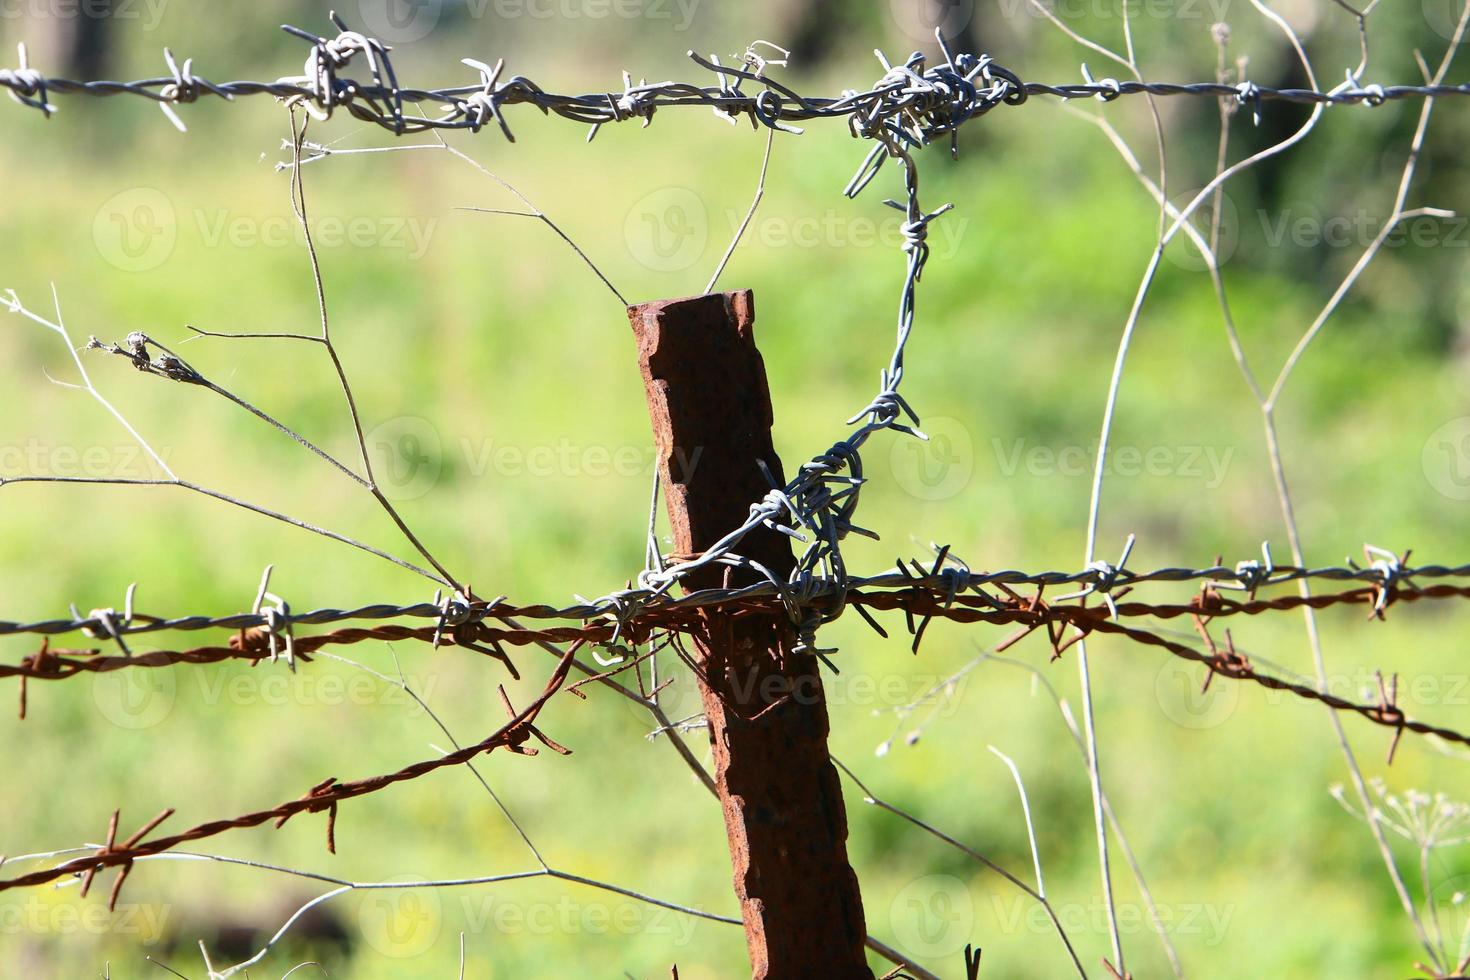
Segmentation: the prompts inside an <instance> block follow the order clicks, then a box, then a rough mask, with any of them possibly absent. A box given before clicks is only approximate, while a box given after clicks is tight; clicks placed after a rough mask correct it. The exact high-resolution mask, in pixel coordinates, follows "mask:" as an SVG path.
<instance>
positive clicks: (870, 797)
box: [832, 756, 1087, 980]
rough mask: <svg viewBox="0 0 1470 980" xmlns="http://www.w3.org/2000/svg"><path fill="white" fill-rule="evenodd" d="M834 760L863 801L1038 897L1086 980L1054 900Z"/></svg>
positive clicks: (1080, 962)
mask: <svg viewBox="0 0 1470 980" xmlns="http://www.w3.org/2000/svg"><path fill="white" fill-rule="evenodd" d="M832 762H833V764H834V765H836V766H837V768H838V769H840V770H841V771H842V773H843V774H844V775H845V776H847V778H848V779H851V780H852V781H853V783H854V784H856V786H857V788H858V789H860V790H862V792H863V796H864V802H866V803H869V804H871V805H872V806H876V807H878V809H880V810H886V811H888V812H889V813H891V814H893V815H894V816H896V817H900V818H902V819H904V820H906V821H908V822H909V823H911V824H913V825H914V826H915V827H918V828H919V829H920V830H922V831H924V832H925V833H927V834H929V835H931V836H933V837H935V838H937V839H939V840H941V841H943V842H944V843H946V844H948V845H949V846H950V847H953V848H954V849H955V850H957V851H960V852H962V853H964V854H967V855H969V856H970V857H971V858H974V859H975V860H976V861H979V862H980V863H981V864H983V865H985V867H987V868H989V869H990V870H991V871H994V872H995V873H996V874H998V875H1000V876H1001V877H1002V878H1004V879H1005V880H1006V881H1009V882H1010V883H1011V884H1013V885H1015V886H1016V887H1017V888H1019V889H1021V891H1023V892H1025V893H1026V894H1027V895H1029V896H1031V898H1033V899H1035V900H1036V902H1037V904H1038V905H1040V906H1041V907H1042V908H1043V909H1045V910H1046V914H1047V917H1048V918H1049V919H1051V922H1052V925H1053V926H1054V927H1055V928H1056V932H1057V937H1058V938H1059V939H1061V941H1062V945H1063V946H1065V947H1066V949H1067V956H1068V957H1070V958H1071V960H1072V966H1073V967H1074V968H1075V969H1076V971H1077V975H1078V976H1080V977H1083V978H1084V980H1085V978H1086V977H1087V971H1086V970H1085V969H1084V968H1083V966H1082V961H1081V960H1080V959H1078V957H1077V951H1076V950H1075V949H1073V948H1072V941H1071V940H1070V939H1069V938H1068V937H1067V931H1066V929H1064V928H1063V927H1062V923H1061V920H1060V919H1058V918H1057V915H1056V912H1055V911H1054V910H1053V909H1052V907H1051V903H1050V902H1048V901H1047V899H1046V896H1045V895H1044V894H1042V892H1040V891H1038V890H1037V889H1035V888H1032V887H1031V886H1030V885H1028V884H1026V882H1024V881H1022V880H1021V879H1020V878H1018V877H1016V876H1015V875H1013V874H1011V873H1010V872H1009V871H1007V870H1006V869H1005V868H1003V867H1001V866H1000V865H998V864H996V863H995V862H994V861H992V860H990V858H988V857H986V856H985V855H984V854H981V853H980V852H979V851H977V850H975V849H974V848H972V847H967V846H966V845H964V844H962V843H960V842H959V841H957V840H955V839H954V838H953V837H951V836H949V835H948V834H946V833H945V832H944V831H942V830H939V829H938V828H936V827H934V826H933V825H931V824H928V823H925V822H924V821H923V820H920V819H919V818H918V817H916V816H914V815H913V814H911V813H908V812H907V811H905V810H903V809H901V808H899V807H896V806H894V805H893V804H891V803H888V802H886V801H884V800H882V799H879V798H878V796H877V795H876V794H875V793H874V792H873V791H872V790H870V789H868V787H867V785H866V784H864V783H863V781H862V780H861V779H859V778H858V776H857V774H856V773H854V772H853V771H852V770H851V769H849V768H848V767H847V766H846V765H844V764H843V762H842V760H840V759H838V758H837V757H836V756H832ZM1038 880H1039V879H1038Z"/></svg>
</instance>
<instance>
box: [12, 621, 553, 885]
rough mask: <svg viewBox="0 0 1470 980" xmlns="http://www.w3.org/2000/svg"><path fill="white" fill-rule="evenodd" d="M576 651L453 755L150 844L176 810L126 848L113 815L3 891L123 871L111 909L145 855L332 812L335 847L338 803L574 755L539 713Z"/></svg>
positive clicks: (317, 789)
mask: <svg viewBox="0 0 1470 980" xmlns="http://www.w3.org/2000/svg"><path fill="white" fill-rule="evenodd" d="M576 652H577V647H575V646H573V647H571V648H569V649H568V650H567V651H566V652H565V653H564V654H562V656H561V659H560V660H559V661H558V663H557V665H556V668H555V669H554V670H553V671H552V673H551V676H550V678H548V680H547V682H546V686H545V688H544V689H543V690H542V692H541V694H540V695H539V696H537V697H536V698H535V699H534V700H533V701H531V702H530V703H529V704H528V705H527V706H526V707H525V708H523V709H521V710H520V711H516V710H515V709H514V708H513V707H512V706H511V703H510V700H509V698H508V697H507V696H506V694H505V691H504V689H503V688H502V689H501V691H500V697H501V701H502V703H503V705H504V707H505V709H506V712H507V714H509V716H510V720H509V721H507V722H506V723H505V724H504V725H503V726H501V727H500V728H499V729H497V730H496V731H494V732H492V733H491V734H490V735H488V736H486V737H485V738H484V739H482V740H481V741H479V742H476V743H474V744H473V745H467V746H465V747H463V748H461V749H457V750H455V751H453V752H448V753H445V754H444V755H441V756H439V757H438V758H434V759H426V760H424V761H422V762H416V763H414V764H412V765H409V766H405V767H404V768H402V769H399V770H396V771H395V772H391V773H385V774H383V775H380V776H371V777H367V778H364V779H355V780H349V781H347V782H342V781H339V780H337V779H335V778H332V779H327V780H323V781H322V782H320V783H318V784H316V785H315V786H313V787H312V788H311V789H309V790H308V791H307V792H306V793H305V794H303V795H302V796H300V797H298V798H297V799H294V800H290V801H287V802H285V803H281V804H278V805H277V806H274V807H271V808H269V809H266V810H256V811H253V812H250V813H246V814H242V815H240V816H238V817H234V818H232V819H228V820H212V821H210V822H208V823H202V824H199V825H197V826H195V827H191V828H189V829H188V830H185V831H182V832H181V833H178V834H174V835H172V836H168V837H157V838H154V839H153V840H147V841H145V840H144V839H143V838H144V837H146V836H147V834H148V833H150V832H151V831H152V830H153V829H155V828H156V827H157V826H158V824H159V823H161V822H162V821H163V820H164V819H165V818H166V817H168V816H169V815H171V814H172V812H173V811H172V810H166V811H164V812H163V813H162V814H161V815H160V816H158V817H155V818H154V819H153V820H152V821H150V822H149V823H148V824H145V825H144V827H143V829H141V830H139V831H138V832H137V833H135V834H133V835H132V836H131V837H129V838H128V839H127V840H126V841H124V842H123V844H122V845H115V837H116V831H117V821H118V814H117V813H116V812H114V813H113V815H112V820H111V823H110V825H109V827H110V829H109V833H108V839H107V844H106V846H104V847H103V848H101V849H100V850H98V851H97V852H96V853H95V854H89V855H86V856H84V857H78V858H73V859H71V860H68V861H64V862H62V863H60V864H58V865H54V866H52V867H50V868H42V869H39V870H36V871H32V872H29V873H27V874H23V875H17V876H15V877H13V878H4V879H0V891H6V890H8V889H11V888H24V887H27V886H32V885H41V884H45V883H46V882H49V881H55V880H57V879H58V878H64V877H68V876H71V875H78V876H84V877H85V881H86V883H88V884H90V882H91V880H92V878H93V876H95V875H96V873H97V872H98V871H99V870H101V869H104V868H110V867H119V868H120V869H121V870H120V872H119V877H118V880H117V882H116V884H115V885H114V887H113V890H112V894H111V897H110V900H109V903H110V904H109V908H111V907H113V906H115V905H116V903H117V896H118V891H119V890H120V888H121V885H122V880H123V879H124V878H125V877H126V876H127V873H128V871H129V870H130V869H131V868H132V865H133V862H134V861H135V860H136V859H138V858H140V857H144V856H147V855H150V854H160V853H162V852H164V851H167V850H170V849H171V848H174V847H177V846H178V845H180V844H186V843H189V842H190V841H196V840H201V839H203V838H206V837H214V836H217V835H219V834H222V833H224V832H225V831H228V830H238V829H241V828H245V827H257V826H259V825H261V824H263V823H265V822H267V821H275V826H276V827H277V828H279V827H281V826H282V825H284V824H285V823H286V821H287V820H289V819H290V818H291V817H294V816H295V815H297V814H298V813H327V814H328V825H327V840H328V846H329V849H330V848H332V846H333V844H334V841H333V830H334V822H335V818H336V808H337V804H338V803H339V802H341V801H343V800H349V799H352V798H354V797H358V796H366V795H368V794H369V793H376V792H378V791H379V790H383V789H386V788H387V787H389V786H392V785H394V784H396V783H401V782H407V781H409V780H412V779H417V778H418V777H420V776H423V775H426V774H428V773H431V772H434V771H435V770H438V769H443V768H445V767H447V766H457V765H463V764H465V763H467V762H469V761H471V760H472V759H474V758H475V757H477V756H480V755H483V754H485V753H487V752H492V751H494V750H495V749H500V748H503V749H506V750H508V751H511V752H514V753H516V754H518V755H535V754H536V753H537V750H536V748H534V747H533V746H529V745H526V744H525V743H526V742H527V741H529V740H530V739H532V738H534V739H536V740H537V741H539V742H540V743H541V744H542V745H545V746H546V747H547V748H549V749H551V750H552V751H554V752H557V753H559V754H563V755H569V754H571V750H569V749H567V748H566V747H564V746H562V745H560V744H558V743H557V742H555V741H554V740H552V739H550V738H549V737H547V736H546V735H545V734H544V733H542V732H541V730H540V729H539V728H537V727H536V718H537V716H538V715H539V714H540V712H541V709H542V708H543V707H544V706H545V705H546V703H547V702H548V701H549V700H551V697H552V695H554V694H556V693H557V691H559V690H561V688H562V684H563V683H564V682H565V681H566V678H567V674H568V672H569V671H570V669H571V665H572V659H573V657H574V656H575V654H576ZM0 865H3V859H0Z"/></svg>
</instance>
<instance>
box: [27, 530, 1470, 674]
mask: <svg viewBox="0 0 1470 980" xmlns="http://www.w3.org/2000/svg"><path fill="white" fill-rule="evenodd" d="M941 550H942V549H941ZM1264 550H1265V551H1266V557H1265V559H1264V560H1258V559H1249V560H1246V561H1241V562H1237V563H1236V564H1234V565H1219V564H1217V565H1211V566H1206V567H1203V568H1185V567H1162V568H1156V569H1152V570H1149V571H1141V572H1140V571H1134V570H1132V569H1129V568H1126V567H1124V568H1116V567H1113V566H1111V565H1108V564H1107V563H1095V564H1094V565H1093V566H1091V567H1089V568H1084V569H1081V570H1079V571H1072V572H1064V571H1043V572H1026V571H1020V570H1016V569H998V570H995V571H979V572H977V571H971V570H969V569H967V568H966V569H960V568H959V567H958V566H954V565H950V566H948V567H945V568H943V569H941V570H940V571H937V572H934V571H929V570H925V569H924V568H923V566H918V565H917V563H916V562H913V563H911V566H910V567H905V566H904V565H903V564H902V563H899V564H898V566H897V567H896V569H895V570H894V571H890V572H884V573H881V574H877V575H868V576H850V577H845V578H840V579H839V578H827V577H820V576H813V577H810V578H808V579H806V580H804V581H803V582H802V583H799V584H798V585H791V584H781V583H774V582H772V581H770V580H769V579H767V580H765V581H762V582H757V583H754V584H751V585H748V586H742V587H739V588H729V589H701V590H698V591H695V592H690V593H687V594H685V595H674V594H672V593H669V592H667V591H666V592H663V593H661V594H660V595H659V596H657V597H656V598H655V599H652V600H649V601H647V602H644V603H642V604H641V605H640V607H639V615H638V616H635V617H634V618H633V620H632V621H633V622H637V621H638V619H640V618H644V617H651V616H655V615H657V614H660V613H663V612H666V611H667V612H695V611H698V610H702V609H711V610H712V609H718V608H721V607H729V606H736V605H739V604H741V603H751V602H754V601H759V600H767V599H773V598H774V599H781V600H788V601H789V600H796V599H804V600H805V601H808V602H811V603H828V602H831V601H833V600H835V599H837V598H838V597H839V596H840V595H842V594H843V593H847V594H848V595H851V594H852V593H855V592H859V593H860V592H870V591H872V590H902V591H915V592H918V591H927V592H931V593H933V594H935V595H941V596H942V595H946V594H948V593H950V592H955V591H968V590H974V589H978V588H983V587H984V586H1042V587H1046V588H1050V587H1055V586H1069V585H1084V586H1092V589H1091V591H1090V592H1089V594H1097V595H1101V594H1102V593H1103V591H1104V590H1103V588H1102V586H1103V585H1106V586H1108V588H1109V589H1111V590H1113V591H1121V590H1123V589H1128V588H1132V587H1134V586H1139V585H1146V584H1150V583H1182V582H1199V583H1202V584H1212V585H1215V586H1217V587H1224V588H1227V589H1237V590H1241V591H1246V592H1250V593H1252V594H1254V593H1255V592H1256V591H1257V590H1260V589H1267V588H1271V587H1273V586H1281V585H1288V584H1293V583H1296V582H1300V581H1304V580H1310V581H1326V582H1362V583H1364V584H1365V585H1368V586H1372V587H1375V588H1376V589H1377V590H1378V591H1377V593H1376V594H1382V593H1383V592H1384V591H1385V590H1396V589H1399V588H1404V589H1409V590H1414V591H1418V587H1417V586H1416V585H1415V580H1429V579H1466V578H1470V563H1467V564H1463V565H1453V566H1451V565H1437V564H1435V565H1419V566H1405V565H1403V564H1402V563H1401V562H1399V563H1397V564H1394V563H1390V562H1387V561H1386V560H1384V559H1379V561H1380V562H1382V564H1372V565H1367V566H1363V565H1359V564H1357V563H1356V562H1351V563H1345V564H1343V565H1329V566H1323V567H1319V568H1301V567H1297V566H1294V565H1277V564H1275V563H1273V562H1272V561H1271V560H1270V558H1269V549H1264ZM949 560H950V561H954V560H955V559H953V558H952V557H950V558H949ZM911 567H917V568H918V570H917V571H913V570H910V568H911ZM132 594H133V593H132V590H131V589H130V597H131V596H132ZM1323 597H1327V598H1330V595H1329V594H1324V595H1323V596H1315V597H1311V598H1310V599H1303V597H1301V596H1299V595H1290V596H1283V597H1281V598H1280V599H1279V600H1262V603H1265V604H1266V605H1279V604H1280V603H1283V602H1284V603H1288V605H1286V606H1281V608H1297V607H1298V606H1300V605H1301V604H1303V603H1304V602H1315V601H1318V600H1320V599H1322V598H1323ZM1222 601H1223V602H1224V603H1225V606H1226V607H1230V606H1232V605H1237V604H1233V603H1232V601H1231V600H1222ZM1143 605H1145V604H1140V603H1138V602H1136V601H1135V602H1133V603H1119V604H1118V607H1119V612H1120V613H1122V614H1124V615H1128V614H1129V610H1130V609H1132V610H1135V614H1138V615H1158V614H1159V612H1158V610H1163V609H1168V608H1171V607H1169V606H1160V605H1149V606H1148V608H1149V609H1151V610H1154V611H1153V612H1143V611H1142V610H1141V608H1140V607H1141V606H1143ZM1172 608H1179V607H1177V606H1176V607H1172ZM620 612H621V608H620V606H619V604H618V603H617V602H616V601H612V600H607V599H599V600H597V601H595V602H579V603H574V604H571V605H566V606H551V605H546V604H533V605H517V604H515V603H511V602H508V601H507V600H506V597H504V596H502V597H499V598H496V599H493V600H489V601H485V600H475V601H472V602H471V601H466V600H464V598H463V597H458V596H451V597H448V598H441V599H436V600H429V601H424V602H417V603H407V604H400V603H371V604H367V605H361V606H355V607H350V608H323V609H315V610H310V611H307V612H298V613H291V614H290V615H279V614H276V617H275V618H276V621H277V622H279V623H280V624H281V625H282V626H286V625H291V626H324V625H329V624H332V623H340V622H347V621H352V620H382V619H432V620H437V621H439V622H440V623H441V624H442V625H443V627H448V628H453V627H456V626H459V625H462V624H467V623H482V622H484V621H485V620H488V619H499V620H510V619H532V620H584V621H585V620H593V619H602V618H608V617H612V618H616V617H617V616H618V614H619V613H620ZM102 613H106V614H108V618H107V620H106V621H104V618H103V617H102V615H100V614H102ZM268 625H269V623H268V622H267V617H266V616H265V615H263V614H259V613H253V612H241V613H231V614H228V615H220V616H208V615H190V616H178V617H169V618H165V617H157V616H149V615H145V614H142V613H139V612H137V611H136V610H135V609H133V608H131V606H129V609H128V611H127V614H126V615H125V616H120V615H118V614H117V613H116V611H115V610H111V609H99V610H93V611H92V613H91V614H89V615H88V616H80V615H73V616H72V617H71V618H69V619H46V620H37V621H33V622H11V621H4V620H0V636H19V635H27V634H30V635H41V636H59V635H64V634H66V633H74V632H86V633H87V634H88V635H89V636H91V637H93V638H94V639H102V638H110V637H133V636H142V635H147V634H151V633H159V632H165V631H186V632H187V631H197V630H206V629H226V630H249V629H253V628H261V627H266V626H268ZM109 627H110V628H109ZM441 628H442V627H441ZM0 671H3V665H0ZM0 676H3V674H0Z"/></svg>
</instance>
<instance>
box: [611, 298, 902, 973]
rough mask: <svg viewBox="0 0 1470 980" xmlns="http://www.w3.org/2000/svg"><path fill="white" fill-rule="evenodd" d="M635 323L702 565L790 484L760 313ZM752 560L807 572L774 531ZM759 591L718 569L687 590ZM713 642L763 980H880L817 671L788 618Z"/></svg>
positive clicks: (635, 317) (647, 310) (709, 618)
mask: <svg viewBox="0 0 1470 980" xmlns="http://www.w3.org/2000/svg"><path fill="white" fill-rule="evenodd" d="M628 318H629V320H630V321H631V322H632V325H633V333H634V334H635V336H636V337H637V340H638V361H639V365H640V366H641V368H642V370H643V382H644V388H645V392H646V394H647V396H648V412H649V416H650V417H651V418H652V420H653V431H654V439H655V442H656V445H657V450H658V460H659V469H660V474H661V476H662V478H663V487H664V502H665V504H666V505H667V508H668V513H669V521H670V524H671V525H672V527H673V531H674V544H675V548H676V550H677V551H678V552H680V553H683V554H689V555H693V554H698V553H699V552H700V551H701V550H702V549H704V548H706V547H708V546H709V545H711V544H713V543H714V542H716V541H718V540H719V539H720V538H721V537H722V536H723V535H724V534H726V533H728V532H729V531H730V530H732V529H733V528H736V527H738V526H740V525H741V524H743V523H744V522H745V521H746V520H747V518H748V517H749V514H750V505H751V503H753V502H754V501H756V500H759V499H760V498H761V497H762V496H764V495H765V493H766V492H767V491H768V490H769V489H770V486H769V484H768V483H767V481H766V478H765V476H764V475H763V474H762V472H761V469H760V466H759V464H758V463H757V460H762V461H764V462H765V464H766V466H767V467H768V468H769V469H770V472H771V474H772V476H774V477H775V479H776V480H777V481H778V482H780V481H783V479H784V478H783V477H782V475H781V472H782V471H781V461H780V460H779V459H778V458H777V456H776V453H775V450H774V449H773V448H772V445H771V422H772V418H771V398H770V391H769V389H768V388H767V385H766V372H765V365H764V363H763V362H762V361H761V355H760V352H759V351H758V350H757V349H756V346H755V337H754V334H753V332H752V327H753V323H754V320H755V302H754V299H753V297H752V295H751V293H750V291H749V290H740V291H737V292H730V293H717V294H711V295H706V296H696V297H692V298H689V299H676V300H661V301H656V302H651V303H643V304H640V305H637V306H630V307H629V308H628ZM737 550H738V551H739V553H740V554H742V555H744V556H746V557H748V558H752V559H754V560H756V561H759V562H760V563H761V564H763V565H765V566H766V567H767V568H769V569H771V570H772V571H774V572H775V573H776V574H778V575H782V574H786V573H789V572H790V571H791V569H792V567H793V566H794V559H793V558H792V554H791V545H790V542H789V541H788V540H787V538H786V537H785V536H784V535H781V534H779V533H777V532H775V531H771V530H768V529H766V528H758V529H757V530H756V531H754V532H752V533H751V534H749V535H748V536H747V537H746V538H744V540H742V541H741V543H740V545H739V547H738V549H737ZM753 580H754V577H753V573H745V572H743V571H737V570H734V569H730V568H728V567H726V566H719V565H716V566H712V567H710V568H707V569H701V570H699V571H698V572H696V573H694V574H692V575H691V576H690V577H689V578H688V579H687V580H686V582H685V585H686V587H687V588H690V589H700V588H710V587H718V586H721V585H725V584H729V585H736V586H738V585H743V584H746V583H747V582H750V581H753ZM700 630H701V632H700V634H699V635H697V636H696V637H695V647H696V651H697V659H698V661H699V665H700V668H701V670H700V671H699V673H700V674H701V675H702V676H701V677H700V694H701V697H702V699H703V702H704V710H705V716H706V717H707V718H708V720H709V735H710V745H711V747H712V749H713V753H714V759H715V785H716V787H717V789H718V790H719V796H720V802H721V804H722V805H723V808H724V815H725V830H726V832H727V835H728V837H729V841H730V860H731V863H732V864H733V866H734V871H735V893H736V895H737V896H738V897H739V899H740V908H741V914H742V916H743V918H744V921H745V935H746V940H747V943H748V945H749V948H750V960H751V966H752V969H753V971H754V976H755V977H757V978H787V977H791V978H800V980H809V978H812V977H823V978H828V977H831V978H839V980H842V978H849V977H862V978H865V980H871V978H872V976H873V973H872V970H871V969H870V968H869V967H868V965H867V961H866V959H865V957H864V954H863V943H864V939H865V936H866V928H865V926H864V923H863V906H862V896H861V894H860V893H859V891H858V881H857V876H856V875H855V874H854V873H853V871H852V868H851V866H850V865H849V864H848V861H847V815H846V812H845V811H844V809H843V805H842V789H841V786H840V784H839V782H838V777H837V771H836V770H835V769H834V768H833V766H832V762H831V760H830V759H829V757H828V755H827V731H828V722H827V704H826V701H825V699H824V697H823V693H822V679H821V676H820V674H819V673H818V664H817V662H816V659H815V658H814V657H812V656H810V655H805V654H803V655H797V654H793V653H792V652H791V649H792V646H793V643H794V634H793V632H792V630H791V628H790V625H789V624H788V623H786V622H785V620H784V619H776V618H771V617H768V616H755V615H751V614H744V615H741V616H730V615H723V614H721V613H719V612H706V613H705V614H704V615H703V617H702V623H701V626H700Z"/></svg>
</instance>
